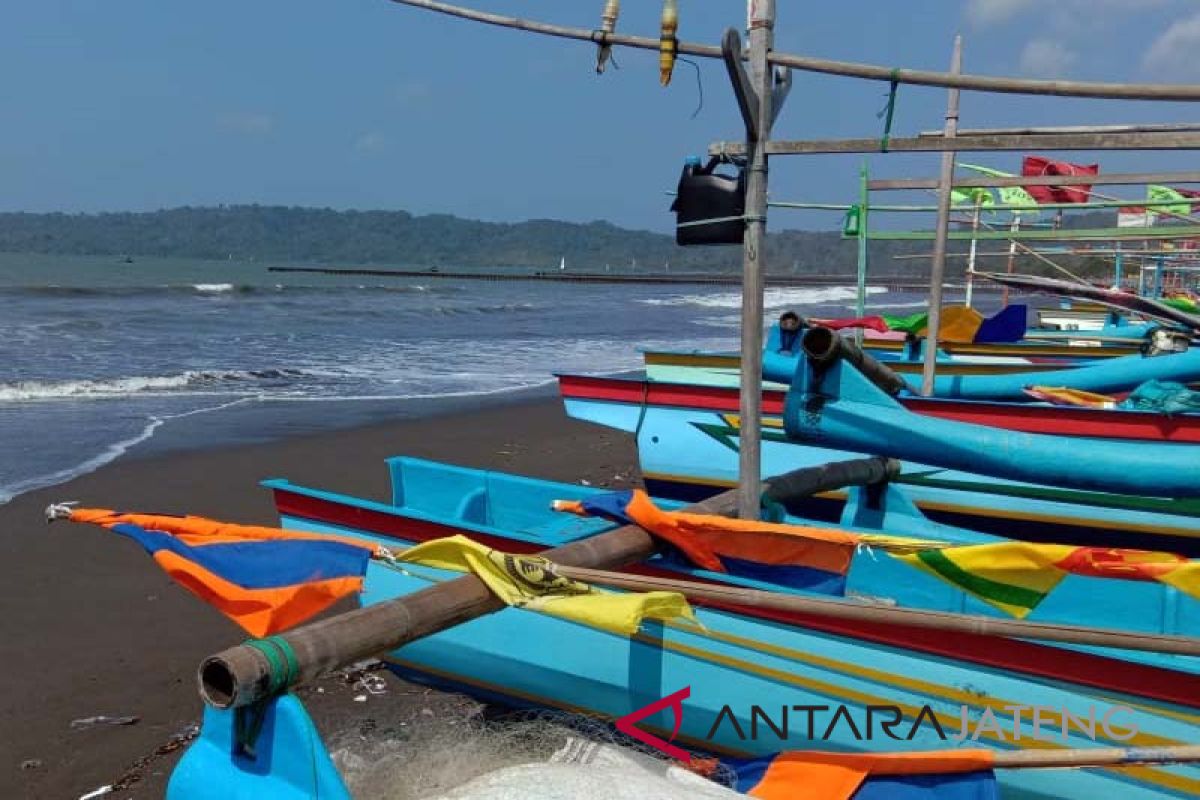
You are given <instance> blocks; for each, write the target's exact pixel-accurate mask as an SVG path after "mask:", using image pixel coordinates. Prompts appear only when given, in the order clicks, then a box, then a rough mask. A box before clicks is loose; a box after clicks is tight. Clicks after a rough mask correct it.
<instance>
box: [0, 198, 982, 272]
mask: <svg viewBox="0 0 1200 800" xmlns="http://www.w3.org/2000/svg"><path fill="white" fill-rule="evenodd" d="M957 249H961V248H957ZM928 250H929V243H893V242H875V243H872V246H871V261H872V264H871V270H872V272H873V273H875V274H880V273H883V272H910V271H923V270H924V269H926V264H927V262H926V261H924V260H908V261H896V260H894V259H892V258H891V256H892V255H894V254H897V253H919V252H927V251H928ZM0 251H2V252H12V253H46V254H56V255H113V256H125V255H141V256H163V257H187V258H213V259H225V258H229V257H232V258H234V259H237V260H245V259H251V258H253V259H255V260H258V261H273V262H279V263H298V262H302V263H317V264H388V265H397V266H413V267H432V266H442V267H521V268H536V267H547V268H549V267H554V266H557V265H558V262H559V259H560V258H566V259H567V263H568V264H569V265H570V267H571V268H573V269H578V270H585V269H593V270H599V271H602V270H604V269H605V267H606V265H607V266H609V267H610V268H611V269H612V270H614V271H617V270H620V271H626V270H630V269H637V270H639V271H643V270H644V271H655V272H657V271H660V270H662V269H664V266H665V265H668V264H669V266H670V269H672V270H678V271H681V272H682V271H690V270H696V271H708V270H719V271H732V270H735V269H737V268H738V266H739V265H740V263H741V255H740V252H739V249H738V248H736V247H732V248H731V247H690V248H686V249H685V248H680V247H677V246H676V245H675V243H674V239H673V237H672V236H670V235H666V234H659V233H652V232H649V231H637V230H627V229H624V228H618V227H617V226H615V225H612V224H611V223H608V222H591V223H587V224H576V223H569V222H559V221H554V220H530V221H528V222H520V223H513V224H507V223H493V222H479V221H476V220H468V219H461V218H458V217H454V216H450V215H445V214H433V215H428V216H414V215H412V214H409V213H407V212H404V211H334V210H332V209H316V208H294V207H282V206H259V205H248V206H221V207H217V208H190V207H186V208H176V209H169V210H164V211H153V212H145V213H104V214H62V213H51V214H31V213H5V214H0ZM855 258H856V248H855V243H854V242H853V241H843V240H842V238H841V235H840V231H836V230H832V231H828V232H814V231H780V232H777V233H773V234H771V246H770V262H771V265H772V269H771V272H773V273H781V274H783V273H822V274H831V273H840V272H847V273H848V272H852V271H853V270H854V265H855ZM957 263H958V262H956V264H957ZM958 268H959V269H961V266H960V265H959V266H958Z"/></svg>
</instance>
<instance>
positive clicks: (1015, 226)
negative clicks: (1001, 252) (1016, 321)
mask: <svg viewBox="0 0 1200 800" xmlns="http://www.w3.org/2000/svg"><path fill="white" fill-rule="evenodd" d="M1019 230H1021V216H1020V215H1019V214H1013V218H1012V223H1011V224H1010V225H1009V227H1008V231H1009V233H1013V234H1015V233H1017V232H1018V231H1019ZM1016 262H1017V240H1016V239H1009V240H1008V267H1007V273H1008V274H1009V275H1012V274H1013V267H1015V266H1016ZM1008 292H1009V289H1008V286H1007V285H1006V286H1005V287H1004V294H1003V296H1002V297H1001V303H1002V304H1003V306H1004V307H1005V308H1007V307H1008Z"/></svg>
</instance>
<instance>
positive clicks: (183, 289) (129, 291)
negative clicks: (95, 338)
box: [0, 282, 467, 298]
mask: <svg viewBox="0 0 1200 800" xmlns="http://www.w3.org/2000/svg"><path fill="white" fill-rule="evenodd" d="M464 291H467V289H466V288H464V287H462V286H454V285H446V286H427V285H424V284H395V285H387V284H349V285H348V284H340V285H339V284H331V285H328V286H318V285H312V284H284V283H274V284H263V285H259V284H249V283H216V282H214V283H180V284H166V283H164V284H159V285H155V286H0V296H15V297H80V298H83V297H96V298H104V297H112V298H123V297H152V296H167V295H194V296H198V297H212V296H214V295H257V294H278V293H280V292H286V293H288V294H345V293H352V292H353V293H360V292H381V293H383V292H386V293H394V294H460V293H462V292H464Z"/></svg>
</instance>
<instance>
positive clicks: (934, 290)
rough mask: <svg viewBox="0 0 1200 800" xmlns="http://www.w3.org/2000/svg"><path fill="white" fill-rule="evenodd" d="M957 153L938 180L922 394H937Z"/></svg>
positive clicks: (958, 51)
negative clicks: (951, 203) (943, 288)
mask: <svg viewBox="0 0 1200 800" xmlns="http://www.w3.org/2000/svg"><path fill="white" fill-rule="evenodd" d="M950 72H951V74H958V73H960V72H962V36H955V37H954V54H953V55H952V56H951V58H950ZM947 95H948V97H947V101H946V134H945V137H946V138H947V139H953V138H954V135H955V133H956V132H957V131H958V98H959V92H958V89H950V90H949V91H948V92H947ZM953 184H954V153H952V152H950V151H949V150H947V151H945V152H943V153H942V173H941V179H940V180H939V181H938V190H937V191H938V196H937V206H938V210H937V215H938V216H937V238H935V239H934V241H933V263H932V265H931V266H930V273H929V325H928V331H929V333H928V336H927V337H926V342H925V364H924V366H923V368H922V370H921V394H923V395H925V396H926V397H932V396H933V381H934V374H935V372H936V370H937V355H938V353H937V351H938V348H937V342H938V338H939V336H938V333H939V331H940V328H941V323H942V282H943V281H944V280H945V276H946V235H947V234H948V233H949V232H950V193H951V191H952V190H953V188H954V186H953Z"/></svg>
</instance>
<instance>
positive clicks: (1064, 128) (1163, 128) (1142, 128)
mask: <svg viewBox="0 0 1200 800" xmlns="http://www.w3.org/2000/svg"><path fill="white" fill-rule="evenodd" d="M1183 131H1200V122H1178V123H1175V122H1171V123H1161V124H1160V123H1152V124H1148V125H1144V124H1134V125H1057V126H1051V127H1030V126H1019V127H1012V128H960V129H959V132H960V133H961V134H962V135H963V136H993V135H1012V134H1047V133H1166V132H1183ZM917 135H918V136H941V135H942V132H941V131H921V132H920V133H918V134H917Z"/></svg>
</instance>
